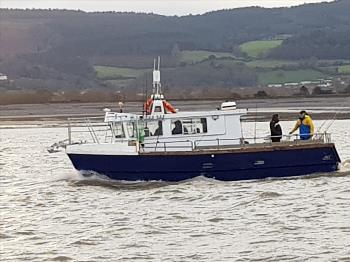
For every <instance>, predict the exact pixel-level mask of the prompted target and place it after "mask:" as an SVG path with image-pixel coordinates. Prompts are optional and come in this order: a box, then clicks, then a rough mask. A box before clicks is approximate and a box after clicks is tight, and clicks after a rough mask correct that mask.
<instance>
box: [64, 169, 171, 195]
mask: <svg viewBox="0 0 350 262" xmlns="http://www.w3.org/2000/svg"><path fill="white" fill-rule="evenodd" d="M69 183H70V185H72V186H100V187H105V188H112V189H117V190H146V189H153V188H159V187H165V186H169V185H173V184H177V183H171V182H164V181H123V180H113V179H110V178H109V177H107V176H105V175H102V174H99V173H97V172H94V171H80V172H77V175H76V176H74V177H71V178H70V179H69Z"/></svg>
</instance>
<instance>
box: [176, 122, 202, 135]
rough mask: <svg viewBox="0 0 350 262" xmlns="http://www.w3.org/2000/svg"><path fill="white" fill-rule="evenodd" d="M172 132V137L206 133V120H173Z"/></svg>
mask: <svg viewBox="0 0 350 262" xmlns="http://www.w3.org/2000/svg"><path fill="white" fill-rule="evenodd" d="M171 125H172V131H171V133H172V134H173V135H180V134H184V135H193V134H203V133H207V132H208V126H207V119H206V118H192V119H184V120H182V121H180V120H173V121H172V124H171Z"/></svg>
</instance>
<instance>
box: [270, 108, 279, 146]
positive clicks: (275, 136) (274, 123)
mask: <svg viewBox="0 0 350 262" xmlns="http://www.w3.org/2000/svg"><path fill="white" fill-rule="evenodd" d="M279 122H280V120H279V118H278V114H274V115H273V116H272V119H271V122H270V131H271V141H272V142H281V138H282V128H281V126H280V124H279Z"/></svg>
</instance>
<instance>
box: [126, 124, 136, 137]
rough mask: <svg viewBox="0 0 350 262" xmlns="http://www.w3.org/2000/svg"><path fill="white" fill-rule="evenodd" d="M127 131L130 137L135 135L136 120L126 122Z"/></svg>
mask: <svg viewBox="0 0 350 262" xmlns="http://www.w3.org/2000/svg"><path fill="white" fill-rule="evenodd" d="M125 124H126V132H127V134H128V136H129V137H135V123H134V122H126V123H125Z"/></svg>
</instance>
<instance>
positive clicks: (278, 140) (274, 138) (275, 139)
mask: <svg viewBox="0 0 350 262" xmlns="http://www.w3.org/2000/svg"><path fill="white" fill-rule="evenodd" d="M271 141H272V142H273V143H275V142H281V137H271Z"/></svg>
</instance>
